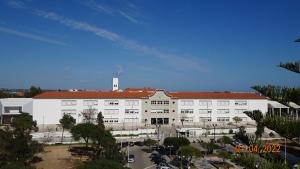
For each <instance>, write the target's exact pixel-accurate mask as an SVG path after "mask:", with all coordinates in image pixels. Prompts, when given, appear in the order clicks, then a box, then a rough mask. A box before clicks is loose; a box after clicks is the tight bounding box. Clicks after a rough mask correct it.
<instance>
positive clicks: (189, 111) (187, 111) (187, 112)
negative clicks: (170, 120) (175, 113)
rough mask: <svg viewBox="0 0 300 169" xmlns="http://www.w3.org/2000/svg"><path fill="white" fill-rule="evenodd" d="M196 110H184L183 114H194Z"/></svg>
mask: <svg viewBox="0 0 300 169" xmlns="http://www.w3.org/2000/svg"><path fill="white" fill-rule="evenodd" d="M193 113H194V110H193V109H182V110H181V114H193Z"/></svg>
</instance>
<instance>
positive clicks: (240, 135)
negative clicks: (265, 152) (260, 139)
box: [233, 126, 249, 145]
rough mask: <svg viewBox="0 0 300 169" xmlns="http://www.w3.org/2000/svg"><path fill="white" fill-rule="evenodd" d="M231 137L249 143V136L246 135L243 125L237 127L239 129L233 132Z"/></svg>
mask: <svg viewBox="0 0 300 169" xmlns="http://www.w3.org/2000/svg"><path fill="white" fill-rule="evenodd" d="M233 137H234V138H235V139H237V140H240V141H242V142H243V143H245V144H247V145H249V137H248V136H247V135H246V130H245V127H244V126H241V127H239V131H238V132H237V133H235V135H234V136H233Z"/></svg>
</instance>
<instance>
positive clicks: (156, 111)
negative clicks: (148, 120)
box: [151, 109, 164, 113]
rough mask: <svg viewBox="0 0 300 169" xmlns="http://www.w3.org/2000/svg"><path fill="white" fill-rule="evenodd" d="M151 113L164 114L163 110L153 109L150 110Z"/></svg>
mask: <svg viewBox="0 0 300 169" xmlns="http://www.w3.org/2000/svg"><path fill="white" fill-rule="evenodd" d="M151 113H164V110H159V109H154V110H151Z"/></svg>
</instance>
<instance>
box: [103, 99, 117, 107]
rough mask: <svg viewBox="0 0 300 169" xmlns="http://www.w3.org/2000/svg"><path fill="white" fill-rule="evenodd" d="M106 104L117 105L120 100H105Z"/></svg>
mask: <svg viewBox="0 0 300 169" xmlns="http://www.w3.org/2000/svg"><path fill="white" fill-rule="evenodd" d="M104 105H105V106H117V105H119V100H105V101H104Z"/></svg>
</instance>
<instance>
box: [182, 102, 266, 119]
mask: <svg viewBox="0 0 300 169" xmlns="http://www.w3.org/2000/svg"><path fill="white" fill-rule="evenodd" d="M253 110H260V111H261V112H262V113H263V114H265V113H266V112H267V111H268V108H267V100H266V99H248V100H244V99H243V100H242V99H179V100H178V119H179V120H182V119H183V120H184V123H185V124H195V123H202V124H203V123H206V124H210V123H226V124H227V123H229V122H234V121H233V119H232V118H233V117H235V116H238V117H240V118H241V119H242V122H246V123H247V122H253V121H252V120H251V119H250V118H249V117H248V116H247V115H245V114H244V113H243V112H245V111H253Z"/></svg>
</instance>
